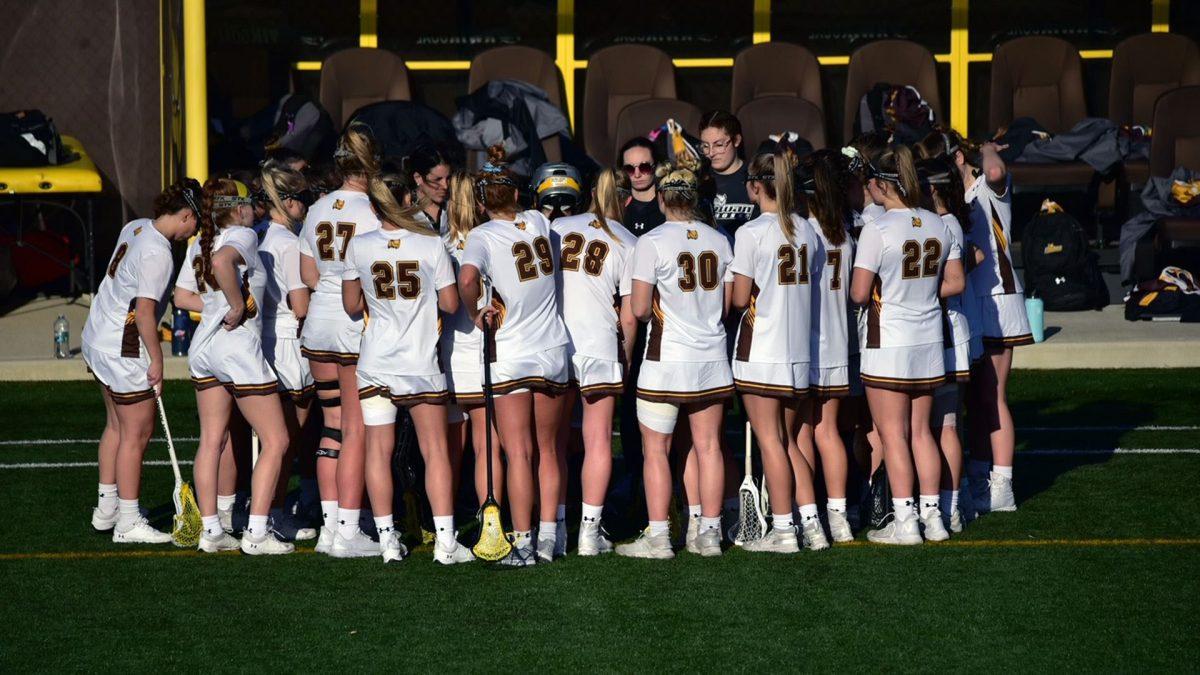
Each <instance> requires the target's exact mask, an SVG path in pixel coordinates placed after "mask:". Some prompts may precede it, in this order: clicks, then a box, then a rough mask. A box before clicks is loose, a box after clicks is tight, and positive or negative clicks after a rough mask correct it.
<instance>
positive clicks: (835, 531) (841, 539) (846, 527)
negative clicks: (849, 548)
mask: <svg viewBox="0 0 1200 675" xmlns="http://www.w3.org/2000/svg"><path fill="white" fill-rule="evenodd" d="M825 515H826V516H827V517H828V519H829V536H830V537H831V538H832V539H833V541H834V543H837V544H845V543H847V542H851V541H854V530H852V529H850V519H849V518H848V517H847V516H846V514H845V513H844V512H842V511H826V512H825Z"/></svg>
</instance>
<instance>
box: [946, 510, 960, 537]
mask: <svg viewBox="0 0 1200 675" xmlns="http://www.w3.org/2000/svg"><path fill="white" fill-rule="evenodd" d="M942 525H945V526H946V529H947V530H950V532H952V533H954V534H959V533H961V532H962V531H963V518H962V511H960V510H959V509H954V510H953V511H951V512H950V517H949V518H947V517H946V516H942Z"/></svg>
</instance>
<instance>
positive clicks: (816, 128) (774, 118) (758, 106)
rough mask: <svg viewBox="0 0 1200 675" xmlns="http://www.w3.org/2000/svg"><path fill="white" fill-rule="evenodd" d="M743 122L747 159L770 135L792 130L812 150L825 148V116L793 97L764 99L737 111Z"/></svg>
mask: <svg viewBox="0 0 1200 675" xmlns="http://www.w3.org/2000/svg"><path fill="white" fill-rule="evenodd" d="M738 120H739V121H740V122H741V123H742V147H744V148H745V149H746V157H747V158H749V157H752V156H753V155H754V151H755V150H757V149H758V146H759V144H760V143H762V142H763V141H765V140H767V137H768V136H770V135H771V134H777V133H779V132H781V131H794V132H796V133H797V134H800V136H801V137H802V138H804V139H805V140H807V141H808V142H809V143H812V146H813V149H814V150H820V149H821V148H824V147H825V116H824V115H823V114H822V113H821V109H820V108H818V107H817V106H816V105H814V104H813V103H811V102H810V101H806V100H804V99H802V98H797V97H795V96H763V97H760V98H756V99H754V100H753V101H750V102H749V103H747V104H746V105H744V106H742V107H741V108H739V109H738Z"/></svg>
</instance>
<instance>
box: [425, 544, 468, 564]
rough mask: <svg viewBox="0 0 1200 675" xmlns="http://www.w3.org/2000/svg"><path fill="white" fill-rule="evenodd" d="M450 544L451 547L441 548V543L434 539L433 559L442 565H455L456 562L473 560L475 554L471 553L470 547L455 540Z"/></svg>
mask: <svg viewBox="0 0 1200 675" xmlns="http://www.w3.org/2000/svg"><path fill="white" fill-rule="evenodd" d="M452 546H453V548H448V549H447V548H442V543H441V542H440V541H435V542H434V544H433V561H434V562H436V563H440V564H442V565H457V564H458V563H469V562H472V561H474V560H475V554H473V553H471V549H469V548H467V547H466V546H463V545H462V544H460V543H458V542H457V541H455V542H454V543H453V544H452Z"/></svg>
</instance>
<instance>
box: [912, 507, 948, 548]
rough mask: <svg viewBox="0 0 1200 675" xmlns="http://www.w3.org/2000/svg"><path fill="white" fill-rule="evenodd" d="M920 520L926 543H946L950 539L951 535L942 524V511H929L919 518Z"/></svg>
mask: <svg viewBox="0 0 1200 675" xmlns="http://www.w3.org/2000/svg"><path fill="white" fill-rule="evenodd" d="M918 520H920V521H921V531H922V532H923V533H924V535H925V541H946V540H947V539H949V538H950V533H949V532H947V531H946V526H945V525H943V524H942V511H941V509H928V510H926V511H925V513H923V514H922V515H921V516H919V517H918Z"/></svg>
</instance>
